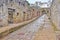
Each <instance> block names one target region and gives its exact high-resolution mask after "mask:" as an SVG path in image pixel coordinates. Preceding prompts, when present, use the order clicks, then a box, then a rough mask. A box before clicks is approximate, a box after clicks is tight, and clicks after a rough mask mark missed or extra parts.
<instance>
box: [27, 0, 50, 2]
mask: <svg viewBox="0 0 60 40" xmlns="http://www.w3.org/2000/svg"><path fill="white" fill-rule="evenodd" d="M27 1H28V2H29V3H35V2H36V1H41V2H48V1H49V0H27Z"/></svg>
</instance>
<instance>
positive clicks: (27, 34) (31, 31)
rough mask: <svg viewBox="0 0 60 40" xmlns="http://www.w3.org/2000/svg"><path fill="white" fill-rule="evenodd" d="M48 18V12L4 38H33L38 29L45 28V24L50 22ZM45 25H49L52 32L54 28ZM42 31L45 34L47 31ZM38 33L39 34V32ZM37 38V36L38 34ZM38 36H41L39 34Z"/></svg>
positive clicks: (20, 39)
mask: <svg viewBox="0 0 60 40" xmlns="http://www.w3.org/2000/svg"><path fill="white" fill-rule="evenodd" d="M47 19H48V17H47V16H46V14H44V15H43V16H41V17H39V18H38V19H37V20H35V21H33V22H32V23H30V24H27V25H25V26H24V27H22V28H20V29H19V30H17V31H15V32H13V33H11V34H9V35H8V36H6V37H5V38H3V39H2V40H33V38H34V37H35V36H36V34H37V33H38V31H39V30H40V29H41V28H43V27H42V26H44V24H47V23H48V22H49V20H47ZM45 21H46V23H45ZM45 27H47V29H49V28H50V32H52V30H51V29H52V28H51V27H50V25H49V24H48V25H47V26H45ZM47 31H48V30H47ZM50 32H48V33H50ZM53 32H54V31H53ZM53 32H52V35H53ZM41 33H43V34H44V33H45V32H41ZM38 35H39V33H38ZM41 35H42V34H41ZM47 35H48V34H47ZM54 36H55V35H54ZM41 37H42V36H41ZM36 38H37V36H36ZM38 38H39V36H38ZM35 40H38V39H35Z"/></svg>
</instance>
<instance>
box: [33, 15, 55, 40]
mask: <svg viewBox="0 0 60 40" xmlns="http://www.w3.org/2000/svg"><path fill="white" fill-rule="evenodd" d="M42 27H43V29H39V31H38V32H37V33H36V34H35V37H34V40H56V33H55V31H54V29H53V26H52V24H51V22H50V20H49V19H48V17H47V16H45V22H44V25H43V26H42Z"/></svg>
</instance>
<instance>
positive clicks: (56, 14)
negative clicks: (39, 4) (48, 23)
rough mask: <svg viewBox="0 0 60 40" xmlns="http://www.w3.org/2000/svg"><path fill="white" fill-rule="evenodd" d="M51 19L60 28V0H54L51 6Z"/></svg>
mask: <svg viewBox="0 0 60 40" xmlns="http://www.w3.org/2000/svg"><path fill="white" fill-rule="evenodd" d="M51 20H52V21H53V23H54V24H55V25H56V26H57V29H59V30H60V0H53V4H52V7H51Z"/></svg>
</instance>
